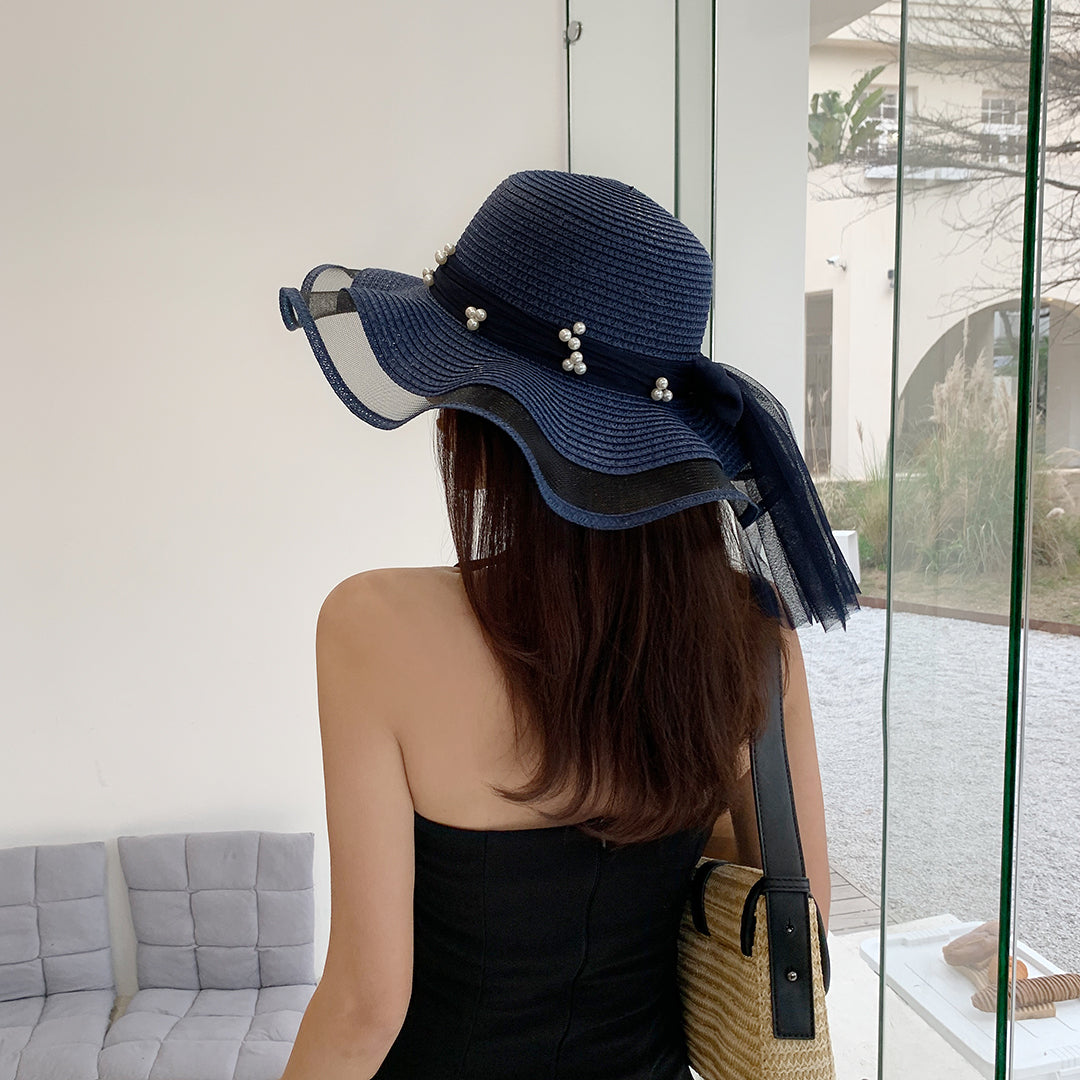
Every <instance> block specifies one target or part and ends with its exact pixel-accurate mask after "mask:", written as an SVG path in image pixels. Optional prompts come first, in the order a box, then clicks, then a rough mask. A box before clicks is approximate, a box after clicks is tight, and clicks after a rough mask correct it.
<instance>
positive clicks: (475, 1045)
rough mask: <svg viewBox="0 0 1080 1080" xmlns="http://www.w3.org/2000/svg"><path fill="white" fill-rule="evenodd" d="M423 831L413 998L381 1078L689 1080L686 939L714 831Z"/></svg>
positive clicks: (421, 824) (428, 824)
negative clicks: (684, 1017)
mask: <svg viewBox="0 0 1080 1080" xmlns="http://www.w3.org/2000/svg"><path fill="white" fill-rule="evenodd" d="M415 835H416V885H415V893H414V903H413V911H414V947H413V986H412V999H411V1001H410V1003H409V1010H408V1014H407V1016H406V1017H405V1023H404V1026H403V1027H402V1029H401V1032H400V1034H399V1035H398V1038H397V1040H396V1042H395V1043H394V1045H393V1047H392V1048H391V1050H390V1052H389V1054H388V1055H387V1057H386V1060H385V1061H384V1062H383V1064H382V1066H381V1067H380V1068H379V1071H378V1072H377V1073H376V1074H375V1080H690V1070H689V1066H688V1063H687V1057H686V1044H685V1041H684V1039H683V1032H682V1021H681V1015H680V1007H679V996H678V985H677V982H676V974H675V963H676V948H677V939H678V928H679V921H680V918H681V915H682V909H683V904H684V902H685V899H686V895H687V890H688V887H689V883H690V878H691V875H692V873H693V869H694V866H695V864H696V863H697V860H698V859H699V858H700V857H701V853H702V850H703V849H704V846H705V842H706V839H707V831H703V830H696V831H693V832H681V833H676V834H674V835H672V836H667V837H664V838H662V839H660V840H655V841H650V842H648V843H644V844H631V845H624V846H612V845H605V844H603V843H602V842H601V841H599V840H595V839H593V838H591V837H588V836H585V835H584V834H583V833H582V832H581V831H580V830H578V829H577V828H575V827H574V826H572V825H570V826H560V827H555V828H538V829H520V830H504V831H486V830H474V829H460V828H457V827H454V826H450V825H443V824H441V823H439V822H435V821H431V820H429V819H428V818H425V817H423V816H421V815H420V814H416V827H415Z"/></svg>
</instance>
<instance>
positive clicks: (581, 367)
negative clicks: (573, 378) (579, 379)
mask: <svg viewBox="0 0 1080 1080" xmlns="http://www.w3.org/2000/svg"><path fill="white" fill-rule="evenodd" d="M588 370H589V369H588V368H587V367H586V366H585V362H584V361H583V360H578V361H577V362H576V363H575V364H574V374H575V375H584V374H585V372H586V371H588Z"/></svg>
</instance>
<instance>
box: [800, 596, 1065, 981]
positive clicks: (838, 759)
mask: <svg viewBox="0 0 1080 1080" xmlns="http://www.w3.org/2000/svg"><path fill="white" fill-rule="evenodd" d="M799 636H800V640H801V642H802V647H803V653H804V655H805V658H806V666H807V672H808V678H809V682H810V697H811V701H812V703H813V708H814V721H815V729H816V732H817V741H818V754H819V758H820V761H821V773H822V784H823V787H824V790H825V805H826V823H827V827H828V835H829V852H830V859H831V862H832V864H833V866H834V867H835V868H836V869H837V870H838V871H840V873H841V874H843V875H844V876H845V877H846V878H847V879H848V880H849V881H851V882H852V884H854V885H857V886H858V887H859V888H860V889H862V890H863V891H864V892H865V893H867V894H868V895H870V896H878V895H879V893H880V861H881V816H882V815H881V810H882V731H881V694H882V675H883V668H884V657H885V613H884V612H883V611H879V610H875V609H864V610H863V611H861V612H859V613H858V614H857V615H856V616H855V617H854V618H853V619H852V620H851V622H850V623H849V628H848V630H847V632H846V633H845V632H843V631H841V630H836V631H830V632H829V633H828V634H824V633H822V631H821V629H820V627H812V628H809V629H806V630H803V631H800V635H799ZM1007 647H1008V630H1007V628H1006V627H1001V626H987V625H984V624H981V623H973V622H964V621H961V620H957V619H941V618H936V617H933V616H927V615H909V614H898V615H896V616H895V618H894V622H893V666H892V672H891V676H890V690H889V692H890V704H889V737H890V760H889V774H888V805H889V880H888V889H889V911H890V915H889V918H890V921H892V922H898V921H905V920H907V919H913V918H921V917H924V916H929V915H939V914H942V913H945V912H949V913H951V914H953V915H955V916H957V917H958V918H960V919H977V920H979V921H982V920H984V919H989V918H996V916H997V912H998V889H999V878H1000V870H999V867H1000V857H1001V856H1000V850H1001V801H1002V796H1001V791H1002V777H1003V762H1004V738H1005V736H1004V730H1005V690H1006V670H1007V669H1006V659H1007ZM1027 672H1028V673H1027V704H1026V712H1025V723H1024V754H1023V781H1022V787H1021V802H1020V840H1019V854H1018V860H1019V863H1018V881H1019V890H1018V897H1017V920H1018V932H1019V936H1020V938H1021V940H1022V941H1024V942H1025V943H1026V944H1027V945H1029V946H1031V947H1032V948H1034V949H1036V950H1037V951H1039V952H1041V953H1042V954H1043V955H1044V956H1046V957H1047V958H1048V959H1049V960H1051V961H1053V962H1054V963H1056V964H1058V965H1059V966H1061V967H1063V968H1065V969H1067V970H1071V971H1080V899H1078V897H1080V839H1078V834H1077V814H1076V806H1077V800H1078V797H1080V768H1077V766H1078V765H1080V741H1078V740H1077V738H1076V737H1075V735H1074V733H1073V731H1074V725H1075V719H1074V717H1075V715H1076V701H1077V697H1078V691H1080V638H1077V637H1067V636H1063V635H1056V634H1046V633H1040V632H1032V633H1031V635H1030V638H1029V645H1028V669H1027Z"/></svg>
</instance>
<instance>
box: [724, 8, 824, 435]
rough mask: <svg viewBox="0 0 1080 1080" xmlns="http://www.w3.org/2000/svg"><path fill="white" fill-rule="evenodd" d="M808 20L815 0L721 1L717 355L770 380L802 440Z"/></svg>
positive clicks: (757, 376)
mask: <svg viewBox="0 0 1080 1080" xmlns="http://www.w3.org/2000/svg"><path fill="white" fill-rule="evenodd" d="M809 18H810V8H809V0H773V2H771V3H768V4H735V3H725V4H717V7H716V100H717V140H716V251H715V252H714V261H715V265H716V275H715V286H714V291H715V304H714V314H713V334H714V340H715V342H716V345H715V349H714V351H713V359H715V360H723V361H724V362H725V363H728V364H733V365H734V366H735V367H737V368H741V369H742V370H744V371H745V372H746V373H747V374H748V375H751V376H753V377H754V378H755V379H758V380H759V381H760V382H762V383H764V384H765V385H766V386H767V387H769V389H770V390H772V391H773V393H775V394H776V396H777V397H778V398H779V399H780V400H781V402H783V404H784V406H785V407H786V408H787V410H788V413H789V414H790V416H791V423H792V428H793V429H794V431H795V435H796V438H798V440H799V442H800V444H801V443H802V431H803V420H804V416H803V413H804V403H803V395H804V391H805V384H806V371H805V351H806V343H805V339H804V334H803V322H804V319H803V286H804V282H803V263H804V252H805V238H806V201H805V200H806V194H805V186H806V85H807V69H808V63H809V60H808V56H809V49H810V30H809Z"/></svg>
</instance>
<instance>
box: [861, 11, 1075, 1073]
mask: <svg viewBox="0 0 1080 1080" xmlns="http://www.w3.org/2000/svg"><path fill="white" fill-rule="evenodd" d="M1040 3H1041V0H1035V6H1036V7H1038V5H1039V4H1040ZM1037 15H1038V12H1037V11H1035V10H1033V4H1032V2H1031V0H992V2H990V3H979V4H975V3H968V2H966V0H953V2H950V3H916V2H914V0H912V2H910V3H908V4H907V5H906V7H905V11H904V33H903V61H902V65H901V67H902V72H903V76H902V79H901V88H900V89H901V90H902V97H901V96H900V95H898V96H897V100H903V101H904V103H905V111H904V115H903V117H902V118H901V121H900V125H899V128H900V139H899V142H900V171H901V185H900V199H899V206H898V220H897V227H898V236H899V250H898V272H897V277H896V284H897V289H898V292H897V307H896V313H897V322H896V328H895V334H896V340H895V346H894V391H895V412H894V426H893V432H894V437H893V444H892V458H893V478H894V482H893V495H892V513H891V523H890V524H891V529H890V544H889V595H890V605H889V622H888V643H887V694H886V736H887V738H886V790H887V801H886V814H885V820H886V826H885V852H884V859H885V865H884V873H885V931H886V933H885V938H884V943H883V953H882V959H883V962H884V974H885V990H884V994H883V1001H882V1015H881V1024H882V1075H883V1076H884V1077H896V1078H899V1077H905V1078H906V1077H909V1076H911V1075H918V1076H921V1077H930V1078H933V1077H938V1076H941V1077H945V1076H948V1077H950V1078H957V1077H967V1076H972V1077H974V1076H997V1077H1004V1076H1006V1075H1007V1069H1008V1055H1007V1053H1006V1045H1005V1042H1006V1036H1007V1035H1008V1033H1009V1028H1008V1026H1007V1024H1006V1022H1005V1020H1006V1017H1005V1008H1004V1005H1005V1002H1004V1001H1002V1002H1001V1003H1000V1007H997V1006H998V1003H997V999H996V989H997V985H998V981H997V978H996V975H995V971H996V968H997V961H998V954H999V944H1000V942H999V934H998V930H997V921H996V920H997V919H998V918H999V915H1001V914H1004V916H1005V917H1006V918H1008V916H1009V912H1010V908H1011V903H1010V901H1011V891H1010V888H1011V855H1012V808H1013V805H1014V802H1013V797H1014V794H1015V791H1014V788H1013V781H1014V779H1015V761H1016V758H1015V751H1016V735H1017V733H1018V731H1019V726H1018V724H1019V674H1020V670H1021V667H1020V660H1021V653H1020V648H1021V645H1022V641H1021V638H1020V635H1019V621H1018V619H1019V615H1020V610H1021V602H1022V600H1023V594H1022V591H1021V590H1022V586H1023V583H1024V575H1023V572H1022V571H1023V565H1024V556H1025V550H1024V546H1023V544H1022V543H1017V542H1016V541H1015V539H1014V520H1013V519H1014V514H1013V502H1014V494H1018V495H1019V496H1020V498H1021V499H1022V498H1023V497H1024V494H1025V490H1024V485H1023V484H1021V485H1019V490H1018V485H1017V483H1016V478H1017V476H1018V475H1019V476H1021V477H1024V476H1025V475H1026V474H1025V472H1024V471H1023V470H1024V469H1026V465H1027V438H1026V436H1027V434H1028V424H1027V417H1028V413H1027V410H1025V409H1024V408H1023V404H1024V402H1025V400H1028V399H1029V396H1028V397H1026V395H1029V390H1030V387H1031V379H1030V372H1031V363H1032V360H1033V356H1034V355H1035V353H1037V347H1036V349H1035V350H1033V349H1032V343H1033V341H1034V342H1035V343H1036V346H1037V338H1036V337H1033V336H1032V334H1035V335H1037V333H1038V324H1039V319H1038V317H1037V314H1036V312H1037V309H1038V307H1039V305H1038V304H1037V303H1036V298H1037V296H1038V292H1037V288H1036V285H1035V273H1034V271H1035V253H1036V246H1035V243H1034V240H1035V237H1034V233H1033V230H1032V225H1033V223H1034V222H1035V220H1036V216H1035V214H1034V210H1035V204H1034V202H1033V199H1034V197H1035V195H1036V194H1037V184H1036V183H1035V182H1034V181H1035V177H1034V176H1028V175H1026V170H1025V166H1026V164H1027V163H1028V161H1027V159H1028V155H1027V149H1028V147H1027V142H1028V135H1027V131H1028V129H1027V115H1028V113H1027V110H1028V103H1029V101H1030V100H1031V94H1030V85H1029V83H1030V73H1031V70H1032V62H1033V60H1038V59H1039V57H1040V56H1041V52H1040V50H1039V49H1038V48H1036V49H1034V50H1033V49H1032V26H1033V20H1034V25H1036V26H1038V25H1039V22H1038V19H1037V18H1036V16H1037ZM1037 45H1038V42H1037V41H1036V46H1037ZM1037 67H1038V65H1036V68H1037ZM1036 90H1038V86H1037V85H1036ZM1035 96H1036V97H1038V94H1037V93H1036V95H1035ZM869 171H870V170H868V172H869ZM1029 330H1030V331H1032V333H1029ZM1018 449H1019V451H1020V452H1019V454H1018ZM1018 462H1019V468H1020V469H1021V471H1020V472H1019V473H1018V472H1017V468H1018ZM1018 535H1020V537H1021V539H1022V537H1023V533H1022V531H1021V532H1020V533H1019V534H1018ZM1010 610H1012V612H1013V616H1014V618H1013V624H1012V631H1011V630H1010V623H1009V613H1010ZM1003 807H1004V808H1005V809H1006V812H1005V813H1003ZM1003 835H1004V836H1005V842H1004V844H1003V839H1002V838H1003ZM1003 867H1004V868H1005V872H1004V874H1003ZM1003 901H1004V902H1003ZM1005 940H1006V941H1008V937H1007V935H1006V939H1005ZM1002 951H1004V952H1005V953H1006V954H1007V952H1008V950H1007V949H1005V950H1002ZM999 1014H1000V1015H999ZM1023 1027H1025V1025H1020V1026H1019V1027H1018V1028H1017V1043H1016V1047H1015V1049H1016V1051H1017V1058H1016V1068H1017V1075H1023V1076H1035V1075H1056V1074H1052V1073H1050V1072H1047V1073H1045V1074H1043V1073H1040V1072H1038V1071H1031V1069H1032V1066H1033V1065H1034V1063H1035V1062H1036V1060H1037V1056H1038V1054H1039V1050H1040V1039H1041V1038H1042V1036H1041V1033H1040V1032H1039V1031H1038V1030H1036V1032H1035V1035H1034V1036H1033V1037H1029V1033H1027V1032H1026V1031H1025V1033H1024V1039H1023V1040H1021V1038H1020V1028H1023ZM1021 1042H1023V1045H1021ZM1021 1051H1022V1053H1021Z"/></svg>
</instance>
